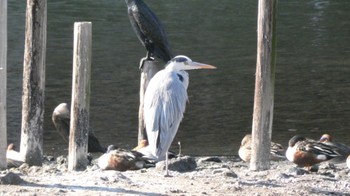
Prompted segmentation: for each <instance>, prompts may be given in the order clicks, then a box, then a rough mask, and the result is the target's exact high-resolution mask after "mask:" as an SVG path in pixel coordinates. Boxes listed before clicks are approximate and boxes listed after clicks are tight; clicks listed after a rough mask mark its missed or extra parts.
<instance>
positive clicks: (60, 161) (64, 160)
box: [56, 156, 68, 165]
mask: <svg viewBox="0 0 350 196" xmlns="http://www.w3.org/2000/svg"><path fill="white" fill-rule="evenodd" d="M56 162H57V164H59V165H63V164H67V163H68V161H67V158H66V157H64V156H59V157H57V159H56Z"/></svg>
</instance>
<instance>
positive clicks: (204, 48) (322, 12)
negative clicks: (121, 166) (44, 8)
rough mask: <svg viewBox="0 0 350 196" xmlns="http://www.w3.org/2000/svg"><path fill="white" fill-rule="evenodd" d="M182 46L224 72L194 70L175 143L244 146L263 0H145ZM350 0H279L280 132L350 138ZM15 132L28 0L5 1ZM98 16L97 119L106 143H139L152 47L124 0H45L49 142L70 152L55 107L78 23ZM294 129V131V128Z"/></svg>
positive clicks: (278, 137) (200, 147)
mask: <svg viewBox="0 0 350 196" xmlns="http://www.w3.org/2000/svg"><path fill="white" fill-rule="evenodd" d="M145 2H146V3H148V4H149V5H150V7H152V9H153V10H154V12H155V13H156V14H157V15H158V16H159V18H160V19H161V21H162V22H163V23H164V26H165V28H166V30H167V32H168V37H169V40H170V44H171V46H172V48H173V50H174V52H175V53H176V54H185V55H187V56H189V57H191V58H192V59H193V60H196V61H200V62H205V63H209V64H212V65H215V66H217V67H218V69H217V70H198V71H190V85H189V89H188V93H189V99H190V102H189V104H188V105H187V108H186V113H185V118H184V119H183V121H182V123H181V125H180V128H179V132H178V134H177V137H176V139H175V142H174V145H173V150H175V151H176V150H177V145H176V143H177V141H181V144H182V150H183V153H186V154H191V155H230V154H237V150H238V147H239V144H240V140H241V138H242V137H243V136H244V135H245V134H246V133H249V132H250V131H251V124H252V113H253V97H254V82H255V65H256V18H257V13H256V12H257V2H256V1H243V0H239V1H230V0H220V1H214V0H211V1H207V0H205V1H204V0H202V1H201V0H177V1H170V0H169V1H156V0H145ZM349 10H350V1H348V0H340V1H326V0H323V1H322V0H307V1H300V2H291V1H279V4H278V21H277V34H278V37H277V48H278V49H277V64H276V87H275V110H274V124H273V140H275V141H278V142H280V143H282V144H284V145H286V144H287V142H288V139H289V138H290V137H292V136H293V135H294V134H296V133H299V134H304V135H306V136H309V137H313V138H315V139H316V138H318V137H320V135H321V134H322V133H323V132H325V131H327V132H330V133H332V134H333V135H334V138H335V139H338V141H342V142H345V143H347V144H348V145H350V136H349V134H348V133H349V125H350V121H349V119H350V105H349V103H350V99H349V98H350V12H349ZM8 15H9V16H8V30H9V33H8V39H9V40H8V108H7V109H8V110H7V111H8V132H9V134H8V136H9V142H15V143H17V144H18V143H19V133H20V128H21V122H20V120H21V94H22V87H21V86H22V66H23V47H24V46H23V45H24V22H25V1H15V0H9V1H8ZM76 21H91V22H92V23H93V50H92V76H91V79H92V81H91V85H92V86H91V108H90V109H91V110H90V112H91V118H90V121H91V122H90V125H91V126H93V127H94V129H95V133H96V135H97V137H98V138H99V139H100V140H101V143H103V144H105V145H108V144H116V145H118V146H120V147H123V148H132V147H133V146H135V145H136V143H137V127H138V125H137V123H138V120H137V118H138V102H139V94H138V93H139V77H140V71H139V70H138V62H139V59H140V58H141V57H143V56H144V55H145V49H144V48H143V47H142V46H141V44H140V43H139V41H138V40H137V38H136V36H135V34H134V32H133V31H132V29H131V26H130V23H129V21H128V17H127V14H126V5H125V2H124V1H123V0H100V1H95V0H85V1H78V0H61V1H48V29H47V60H46V62H47V65H46V66H47V67H46V71H47V72H46V92H45V94H46V100H45V105H46V108H45V133H44V148H45V152H44V153H46V154H67V150H66V149H67V144H66V143H65V142H64V141H63V140H62V139H61V138H60V137H59V135H58V134H57V133H56V131H55V129H54V127H53V124H52V122H51V114H52V111H53V109H54V108H55V106H56V105H58V104H59V103H61V102H70V94H71V80H72V78H71V77H72V74H71V72H72V47H73V24H74V22H76ZM291 130H294V131H291Z"/></svg>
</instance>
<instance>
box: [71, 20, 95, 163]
mask: <svg viewBox="0 0 350 196" xmlns="http://www.w3.org/2000/svg"><path fill="white" fill-rule="evenodd" d="M91 29H92V24H91V22H76V23H74V49H73V81H72V85H73V87H72V103H71V121H70V131H69V132H70V135H69V154H68V169H69V170H85V169H86V166H87V163H88V161H87V158H86V155H87V150H88V135H89V116H90V115H89V109H90V75H91V73H90V72H91V46H92V31H91Z"/></svg>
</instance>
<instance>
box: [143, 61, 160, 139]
mask: <svg viewBox="0 0 350 196" xmlns="http://www.w3.org/2000/svg"><path fill="white" fill-rule="evenodd" d="M141 61H142V60H141ZM158 71H159V68H158V66H157V63H156V62H155V61H148V60H147V61H145V62H144V64H143V66H142V70H141V78H140V107H139V127H138V143H139V144H140V142H141V141H142V140H147V134H146V127H145V121H144V113H143V105H144V100H143V99H144V96H145V92H146V89H147V86H148V83H149V81H150V80H151V78H152V77H153V76H154V74H156V73H157V72H158Z"/></svg>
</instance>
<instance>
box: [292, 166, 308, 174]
mask: <svg viewBox="0 0 350 196" xmlns="http://www.w3.org/2000/svg"><path fill="white" fill-rule="evenodd" d="M308 173H309V172H308V171H306V170H304V169H302V168H299V167H293V168H290V169H289V170H288V171H287V175H288V174H291V175H304V174H308Z"/></svg>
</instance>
